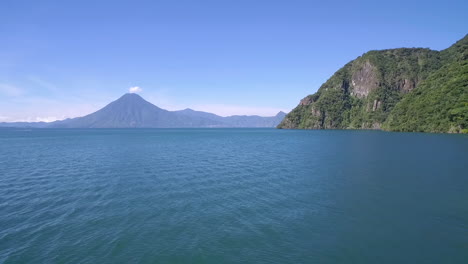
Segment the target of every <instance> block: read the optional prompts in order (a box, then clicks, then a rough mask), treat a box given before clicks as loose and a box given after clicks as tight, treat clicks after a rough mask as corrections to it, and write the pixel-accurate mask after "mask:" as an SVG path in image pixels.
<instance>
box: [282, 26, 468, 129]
mask: <svg viewBox="0 0 468 264" xmlns="http://www.w3.org/2000/svg"><path fill="white" fill-rule="evenodd" d="M278 127H279V128H300V129H384V130H389V131H411V132H413V131H419V132H444V133H446V132H448V133H468V35H467V36H465V37H464V38H463V39H461V40H459V41H458V42H457V43H455V44H453V45H452V46H451V47H449V48H447V49H445V50H442V51H436V50H430V49H424V48H399V49H387V50H373V51H369V52H367V53H365V54H363V55H362V56H360V57H358V58H356V59H355V60H353V61H350V62H349V63H347V64H346V65H344V66H343V67H342V68H341V69H339V70H338V71H337V72H335V74H334V75H333V76H331V77H330V79H328V80H327V81H326V82H325V83H324V84H322V86H321V87H320V89H318V91H317V92H316V93H315V94H312V95H309V96H307V97H305V98H304V99H302V100H301V101H300V103H299V105H298V106H297V107H296V108H295V109H294V110H292V111H291V112H290V113H289V114H288V115H287V116H286V118H285V119H284V120H283V121H282V122H281V124H280V125H279V126H278Z"/></svg>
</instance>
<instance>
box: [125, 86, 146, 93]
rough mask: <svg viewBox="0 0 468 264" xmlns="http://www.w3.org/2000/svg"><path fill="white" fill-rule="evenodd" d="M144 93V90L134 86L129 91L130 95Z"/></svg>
mask: <svg viewBox="0 0 468 264" xmlns="http://www.w3.org/2000/svg"><path fill="white" fill-rule="evenodd" d="M142 91H143V89H141V88H140V87H138V86H133V87H130V89H128V92H129V93H140V92H142Z"/></svg>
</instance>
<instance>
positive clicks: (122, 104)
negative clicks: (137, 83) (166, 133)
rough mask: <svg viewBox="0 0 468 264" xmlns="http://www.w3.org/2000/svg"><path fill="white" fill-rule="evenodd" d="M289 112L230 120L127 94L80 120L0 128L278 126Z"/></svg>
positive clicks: (243, 116) (0, 124) (0, 125)
mask: <svg viewBox="0 0 468 264" xmlns="http://www.w3.org/2000/svg"><path fill="white" fill-rule="evenodd" d="M285 116H286V113H284V112H279V113H278V114H277V115H276V116H271V117H262V116H255V115H253V116H245V115H234V116H228V117H222V116H218V115H215V114H212V113H207V112H201V111H195V110H192V109H188V108H187V109H185V110H180V111H168V110H164V109H161V108H159V107H157V106H155V105H153V104H152V103H150V102H148V101H146V100H145V99H143V98H142V97H141V96H139V95H138V94H135V93H127V94H125V95H123V96H122V97H120V98H119V99H117V100H116V101H114V102H111V103H110V104H108V105H106V106H105V107H104V108H102V109H100V110H98V111H96V112H94V113H92V114H89V115H86V116H83V117H77V118H71V119H65V120H61V121H55V122H50V123H46V122H12V123H0V127H22V128H206V127H211V128H215V127H225V128H227V127H239V128H240V127H251V128H254V127H276V126H277V125H278V124H279V123H280V122H281V120H283V118H284V117H285Z"/></svg>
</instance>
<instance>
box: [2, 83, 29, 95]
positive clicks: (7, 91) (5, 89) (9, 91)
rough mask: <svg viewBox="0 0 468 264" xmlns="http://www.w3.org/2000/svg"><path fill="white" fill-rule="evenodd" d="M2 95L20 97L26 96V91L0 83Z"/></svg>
mask: <svg viewBox="0 0 468 264" xmlns="http://www.w3.org/2000/svg"><path fill="white" fill-rule="evenodd" d="M0 93H2V94H4V95H7V96H20V95H22V94H24V90H23V89H21V88H19V87H16V86H13V85H10V84H6V83H0Z"/></svg>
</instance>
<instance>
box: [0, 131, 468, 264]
mask: <svg viewBox="0 0 468 264" xmlns="http://www.w3.org/2000/svg"><path fill="white" fill-rule="evenodd" d="M467 166H468V137H467V136H463V135H443V134H421V133H386V132H378V131H294V130H275V129H159V130H158V129H147V130H146V129H141V130H131V129H128V130H125V129H122V130H115V129H113V130H110V129H109V130H107V129H103V130H78V129H76V130H47V129H44V130H18V129H1V130H0V263H282V264H283V263H468V173H467Z"/></svg>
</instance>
